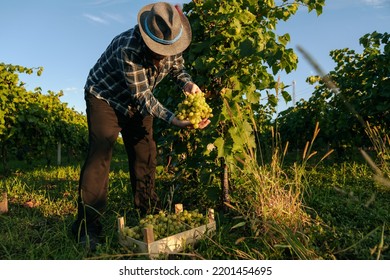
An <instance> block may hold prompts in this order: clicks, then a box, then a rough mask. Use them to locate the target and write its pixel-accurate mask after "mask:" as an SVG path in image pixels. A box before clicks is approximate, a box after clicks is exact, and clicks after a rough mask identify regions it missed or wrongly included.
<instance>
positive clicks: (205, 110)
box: [175, 92, 213, 128]
mask: <svg viewBox="0 0 390 280" xmlns="http://www.w3.org/2000/svg"><path fill="white" fill-rule="evenodd" d="M212 111H213V110H212V109H211V108H210V106H209V105H208V104H207V103H206V98H205V94H204V92H197V93H189V94H186V98H185V99H184V100H183V101H182V102H181V103H180V104H179V105H178V107H177V110H176V112H175V114H176V116H177V118H178V119H179V120H187V121H190V122H191V123H192V125H193V126H194V128H199V123H200V122H201V121H202V120H203V119H208V118H211V117H212V116H213V114H212Z"/></svg>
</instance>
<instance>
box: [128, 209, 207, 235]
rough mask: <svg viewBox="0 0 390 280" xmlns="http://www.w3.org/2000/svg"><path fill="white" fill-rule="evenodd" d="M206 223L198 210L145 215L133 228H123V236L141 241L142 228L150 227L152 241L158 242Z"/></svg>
mask: <svg viewBox="0 0 390 280" xmlns="http://www.w3.org/2000/svg"><path fill="white" fill-rule="evenodd" d="M207 223H208V219H207V217H206V216H205V215H203V214H202V213H199V212H198V210H193V211H188V210H184V211H183V212H180V213H175V214H168V213H166V212H164V211H160V212H159V213H158V214H154V215H147V216H146V217H145V218H143V219H141V220H140V222H139V225H137V226H135V227H132V228H129V227H127V226H126V227H124V229H123V234H124V235H125V236H129V237H131V238H134V239H138V240H142V238H143V233H142V230H143V228H147V227H151V228H153V234H154V239H155V240H159V239H161V238H164V237H168V236H171V235H175V234H177V233H180V232H183V231H186V230H189V229H193V228H196V227H199V226H202V225H205V224H207Z"/></svg>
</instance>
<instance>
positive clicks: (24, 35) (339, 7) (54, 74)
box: [0, 0, 390, 113]
mask: <svg viewBox="0 0 390 280" xmlns="http://www.w3.org/2000/svg"><path fill="white" fill-rule="evenodd" d="M153 2H155V1H150V0H142V1H140V0H12V1H2V3H1V4H0V26H1V28H0V62H4V63H6V64H14V65H22V66H26V67H40V66H42V67H43V68H44V71H43V74H42V75H41V76H40V77H37V76H36V75H35V74H33V75H20V79H21V80H22V81H23V82H25V83H26V88H27V89H29V90H33V89H34V88H36V87H41V88H42V91H43V92H47V91H48V90H51V91H54V92H59V91H60V90H62V91H63V92H64V96H63V97H62V98H61V100H62V101H63V102H66V103H68V106H69V107H71V108H74V109H75V110H77V111H79V112H82V113H85V102H84V98H83V95H84V91H83V87H84V84H85V81H86V78H87V75H88V72H89V69H90V68H91V67H92V66H93V64H94V63H95V62H96V60H97V59H98V58H99V57H100V55H101V53H102V52H103V51H104V50H105V48H106V47H107V45H108V44H109V43H110V41H111V40H112V39H113V37H114V36H116V35H117V34H119V33H121V32H123V31H125V30H127V29H129V28H131V27H133V26H134V25H135V24H136V17H137V13H138V11H139V9H140V8H142V6H144V5H147V4H149V3H153ZM166 2H170V3H172V4H180V3H187V2H189V0H176V1H169V0H167V1H166ZM325 3H326V4H325V7H324V9H323V13H322V14H321V15H320V16H317V14H316V13H315V11H312V12H311V13H309V12H308V11H307V9H306V8H304V7H301V8H300V10H299V11H298V13H297V14H296V15H294V16H292V17H291V18H290V19H289V20H288V21H286V22H280V23H279V24H278V25H277V26H276V33H277V34H278V35H283V34H285V33H289V34H290V37H291V41H290V43H289V45H288V47H290V48H293V49H294V50H295V52H296V53H297V55H298V59H299V63H298V69H297V70H296V71H294V72H292V73H290V74H288V75H287V74H285V73H281V74H280V79H281V81H282V82H284V83H285V84H286V85H292V84H293V83H295V87H292V86H290V88H289V92H290V93H291V94H292V93H293V92H295V100H296V101H298V100H300V99H305V100H307V99H308V98H309V97H310V95H311V93H312V87H311V86H309V85H308V84H307V83H306V82H305V80H306V78H307V77H308V76H310V75H315V74H316V73H315V72H313V68H312V67H311V66H310V65H309V64H308V63H307V61H305V59H304V58H303V57H302V54H301V53H299V51H298V50H297V46H301V47H302V48H304V49H305V50H306V51H308V52H309V53H310V54H311V56H313V57H314V58H315V60H316V61H317V62H318V63H319V64H320V66H321V67H322V68H323V69H324V71H325V72H329V71H331V70H333V69H334V66H335V64H334V62H333V61H332V59H331V58H330V56H329V52H330V51H331V50H335V49H343V48H350V49H353V50H355V51H357V52H361V51H362V47H361V46H360V45H359V38H360V37H362V36H363V35H365V34H367V33H371V32H373V31H377V32H381V33H384V32H390V0H326V1H325ZM292 105H293V104H292V102H289V103H288V104H286V103H285V102H284V101H281V102H280V103H279V105H278V111H283V110H285V109H286V108H288V107H290V106H292ZM170 109H173V108H170Z"/></svg>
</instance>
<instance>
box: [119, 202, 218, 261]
mask: <svg viewBox="0 0 390 280" xmlns="http://www.w3.org/2000/svg"><path fill="white" fill-rule="evenodd" d="M180 211H183V208H182V205H181V204H177V205H175V212H176V213H178V212H180ZM207 215H208V223H207V224H205V225H201V226H199V227H196V228H192V229H189V230H186V231H183V232H180V233H177V234H175V235H171V236H168V237H165V238H162V239H159V240H154V234H153V229H152V228H144V229H143V235H144V236H143V241H141V240H137V239H134V238H131V237H129V236H126V235H124V234H123V229H124V227H125V221H124V218H123V217H120V218H118V234H119V243H120V244H121V245H123V246H125V247H127V248H130V249H132V250H134V251H135V252H138V253H146V254H148V255H149V257H151V258H153V257H157V256H158V255H161V254H173V253H178V252H181V251H183V250H184V249H185V248H186V247H188V246H189V245H193V244H195V243H196V242H197V241H199V240H200V239H202V238H203V237H204V235H205V234H208V235H209V234H212V233H213V232H214V231H215V230H216V223H215V220H214V210H213V209H209V211H208V213H207Z"/></svg>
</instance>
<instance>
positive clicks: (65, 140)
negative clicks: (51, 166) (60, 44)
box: [0, 63, 87, 166]
mask: <svg viewBox="0 0 390 280" xmlns="http://www.w3.org/2000/svg"><path fill="white" fill-rule="evenodd" d="M34 70H37V74H38V75H40V74H41V72H42V71H43V68H36V69H33V68H27V67H23V66H18V65H10V64H4V63H0V140H1V142H0V151H1V154H0V156H1V158H2V162H3V165H4V166H6V164H7V160H8V156H9V155H12V154H13V155H16V156H17V157H18V158H23V159H30V160H32V159H33V158H34V157H38V158H42V157H43V158H46V159H49V158H50V157H51V156H52V155H53V151H55V150H56V148H57V144H58V142H61V143H62V145H65V147H66V148H67V149H68V150H72V151H75V152H76V153H79V152H80V151H83V150H84V147H85V141H86V137H87V123H86V117H85V116H83V115H82V114H80V113H78V112H76V111H75V110H73V109H71V108H68V107H67V104H66V103H63V102H61V100H60V97H61V96H62V92H59V93H54V92H52V91H49V92H48V93H47V94H42V93H41V89H40V88H36V89H35V90H34V91H27V90H26V88H25V87H24V83H23V82H21V81H20V80H19V75H18V73H26V74H32V73H33V72H34Z"/></svg>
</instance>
